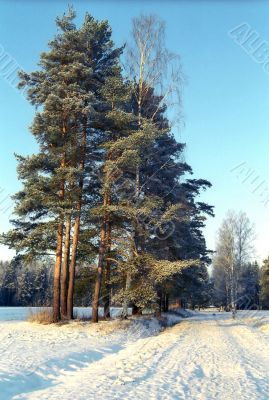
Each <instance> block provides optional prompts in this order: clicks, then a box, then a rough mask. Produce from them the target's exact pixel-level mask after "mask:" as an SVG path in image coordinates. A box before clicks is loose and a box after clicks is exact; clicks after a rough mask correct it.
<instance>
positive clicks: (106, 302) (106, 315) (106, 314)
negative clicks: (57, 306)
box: [104, 194, 111, 319]
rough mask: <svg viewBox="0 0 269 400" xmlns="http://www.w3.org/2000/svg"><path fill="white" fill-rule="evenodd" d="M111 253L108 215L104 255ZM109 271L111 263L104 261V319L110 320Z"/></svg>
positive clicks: (108, 197)
mask: <svg viewBox="0 0 269 400" xmlns="http://www.w3.org/2000/svg"><path fill="white" fill-rule="evenodd" d="M110 204H111V197H110V194H108V196H107V205H110ZM110 251H111V222H110V219H109V214H108V213H107V216H106V254H107V256H109V255H110ZM110 271H111V261H110V260H109V259H107V260H106V274H105V299H104V318H105V319H108V318H110Z"/></svg>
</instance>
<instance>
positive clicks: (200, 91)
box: [0, 0, 269, 260]
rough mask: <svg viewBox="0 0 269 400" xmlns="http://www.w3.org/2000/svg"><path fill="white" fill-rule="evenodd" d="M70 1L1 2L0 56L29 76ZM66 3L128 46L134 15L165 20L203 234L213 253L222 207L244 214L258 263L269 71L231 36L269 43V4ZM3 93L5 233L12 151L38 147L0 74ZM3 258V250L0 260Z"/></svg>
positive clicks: (268, 139) (24, 109)
mask: <svg viewBox="0 0 269 400" xmlns="http://www.w3.org/2000/svg"><path fill="white" fill-rule="evenodd" d="M68 3H69V2H66V1H57V0H56V1H36V2H34V1H23V2H22V1H4V0H2V1H1V2H0V55H1V51H2V52H3V51H5V52H6V53H9V54H10V55H11V56H12V57H13V58H14V60H16V62H17V63H18V64H19V65H20V66H21V67H22V68H23V69H25V70H26V71H32V70H34V69H36V68H37V67H36V65H37V62H38V58H39V54H40V52H42V51H44V50H46V45H47V42H48V40H49V39H51V38H52V36H53V35H54V33H55V32H56V29H55V24H54V20H55V17H56V16H57V15H62V13H63V12H64V11H66V9H67V5H68ZM73 5H74V7H75V9H76V11H77V14H78V22H79V20H81V19H82V18H83V15H84V13H85V11H88V12H90V13H91V14H93V16H94V17H96V18H98V19H108V20H109V22H110V24H111V27H112V30H113V38H114V41H115V43H116V44H117V45H121V44H122V43H124V42H125V41H126V40H128V36H129V33H130V27H131V20H132V17H134V16H137V15H139V14H140V13H145V14H147V13H149V14H150V13H155V14H157V15H159V16H160V17H161V18H163V19H164V20H165V21H166V28H167V47H168V48H169V49H170V50H171V51H173V52H175V53H178V54H179V55H180V56H181V61H182V65H183V71H184V73H185V75H186V77H187V83H186V84H185V87H184V92H183V114H184V121H185V126H184V128H182V129H181V130H180V131H176V132H175V133H176V136H177V138H178V140H180V141H183V142H186V145H187V146H186V152H185V158H186V161H187V162H188V163H189V164H190V165H191V166H192V167H193V170H194V176H195V177H196V178H200V177H201V178H205V179H208V180H209V181H211V182H212V184H213V187H212V188H211V189H210V190H208V192H207V193H205V194H204V195H203V196H202V200H203V201H207V202H208V203H210V204H212V205H214V206H215V213H216V217H215V218H214V219H209V220H208V222H207V227H206V229H205V236H206V239H207V243H208V246H209V247H210V248H212V249H214V245H215V237H216V231H217V229H218V227H219V225H220V223H221V220H222V219H223V217H224V216H225V213H226V211H227V210H228V209H235V210H243V211H245V212H246V213H247V214H248V216H249V218H250V219H251V221H252V222H254V223H255V226H256V233H257V239H256V248H257V254H256V256H257V258H258V259H259V260H261V259H263V258H265V257H266V256H267V255H268V253H269V239H268V237H269V235H268V228H269V176H268V170H269V157H268V155H269V136H268V131H269V129H268V128H269V118H268V110H269V90H268V89H269V88H268V86H269V74H268V73H266V72H265V70H264V68H263V66H262V64H261V63H257V62H255V59H254V57H253V56H252V57H251V56H250V55H249V54H248V53H247V52H246V50H245V51H244V49H243V48H242V47H240V46H239V45H238V44H237V43H236V42H235V41H234V40H233V38H231V37H230V36H229V35H228V32H229V31H231V30H232V29H234V28H235V27H237V26H239V25H240V24H242V23H247V24H248V26H249V27H250V30H251V31H252V30H253V31H256V37H257V38H258V40H259V41H260V42H262V41H265V42H266V41H268V42H269V24H268V18H269V2H266V1H255V2H254V1H253V2H251V1H243V0H242V1H202V0H201V1H162V2H161V1H123V0H119V1H112V0H111V1H94V0H91V1H74V2H73ZM249 32H250V31H249ZM268 59H269V56H268ZM0 60H1V57H0ZM0 68H1V64H0ZM267 72H269V68H268V71H267ZM0 93H1V107H0V121H1V125H0V137H1V157H0V167H1V169H0V170H1V174H0V232H2V231H5V230H7V229H8V227H9V222H8V220H9V214H10V211H11V208H10V207H11V201H10V200H9V199H8V198H6V197H7V196H9V195H10V194H12V193H14V192H16V191H17V190H18V188H19V185H20V184H19V182H18V181H17V177H16V162H15V158H14V153H19V154H31V153H33V152H34V151H35V149H36V145H35V143H34V141H33V138H32V137H31V135H30V133H29V132H28V127H29V125H30V123H31V120H32V118H33V113H34V110H33V108H32V107H31V106H30V105H29V104H28V103H27V101H26V100H25V99H24V97H23V96H21V95H20V94H19V92H18V91H17V90H16V89H14V87H12V86H11V85H9V83H8V82H7V79H5V78H4V77H3V76H2V74H1V70H0ZM267 191H268V193H267ZM267 194H268V195H267ZM267 198H268V201H267ZM10 255H11V253H10V252H9V251H8V250H7V249H6V248H4V247H0V259H5V258H8V257H10Z"/></svg>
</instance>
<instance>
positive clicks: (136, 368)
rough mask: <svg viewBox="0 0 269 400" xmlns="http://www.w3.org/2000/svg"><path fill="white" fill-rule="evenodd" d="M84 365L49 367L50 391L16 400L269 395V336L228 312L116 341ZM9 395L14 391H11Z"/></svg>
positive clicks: (208, 398)
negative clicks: (119, 343)
mask: <svg viewBox="0 0 269 400" xmlns="http://www.w3.org/2000/svg"><path fill="white" fill-rule="evenodd" d="M107 347H108V349H107V353H106V354H105V355H104V356H103V357H99V358H95V359H94V358H93V359H92V360H89V359H88V360H85V361H86V362H84V363H81V365H80V366H79V368H74V369H70V368H69V369H68V370H67V369H64V368H62V369H56V370H53V368H49V369H48V370H47V371H46V369H44V371H43V374H47V375H50V380H49V382H48V383H47V385H45V388H44V389H43V390H37V387H35V388H33V389H34V390H35V391H31V389H30V388H29V390H28V393H27V392H26V391H25V392H24V393H22V394H21V395H17V396H13V397H10V398H12V399H36V400H37V399H61V400H67V399H72V400H77V399H83V400H91V399H102V400H106V399H107V400H108V399H119V400H120V399H130V400H131V399H136V400H140V399H141V400H142V399H147V400H155V399H160V400H161V399H192V400H205V399H206V400H215V399H216V400H217V399H221V400H224V399H225V400H230V399H236V400H244V399H248V400H249V399H251V400H252V399H257V400H258V399H259V400H262V399H263V400H265V399H266V400H268V398H269V336H268V335H266V334H263V333H262V332H260V331H259V330H258V329H257V328H253V327H250V326H248V325H245V324H244V321H243V320H239V321H234V320H232V319H231V318H230V315H227V314H218V315H216V316H212V315H208V314H199V315H197V316H195V317H193V318H191V319H188V320H184V321H182V322H181V323H180V324H178V325H176V326H174V327H172V328H170V329H167V330H166V331H164V332H163V333H161V334H160V335H158V336H151V337H148V338H142V339H139V340H137V341H136V342H133V343H129V344H128V345H127V346H118V347H117V348H116V347H114V352H113V353H112V352H111V351H109V345H108V346H107ZM3 399H5V400H6V399H8V397H3Z"/></svg>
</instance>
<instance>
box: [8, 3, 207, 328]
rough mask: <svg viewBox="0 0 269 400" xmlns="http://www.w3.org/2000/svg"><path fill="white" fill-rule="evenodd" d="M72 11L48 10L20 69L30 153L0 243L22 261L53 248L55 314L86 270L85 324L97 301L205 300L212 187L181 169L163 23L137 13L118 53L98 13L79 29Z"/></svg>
mask: <svg viewBox="0 0 269 400" xmlns="http://www.w3.org/2000/svg"><path fill="white" fill-rule="evenodd" d="M74 19H75V13H74V11H73V10H72V9H70V10H69V12H68V13H67V14H65V15H64V16H63V17H62V18H57V20H56V24H57V28H58V33H57V35H56V36H55V37H54V38H53V40H51V41H50V42H49V49H48V51H46V52H44V53H42V54H41V56H40V62H39V67H40V68H39V70H37V71H34V72H32V73H26V72H21V73H20V79H21V80H20V85H19V86H20V88H23V89H24V90H27V93H28V99H29V101H30V103H31V104H32V105H33V106H34V107H35V109H36V112H35V116H34V120H33V123H32V125H31V133H32V134H33V136H34V138H35V140H36V142H37V144H38V148H39V150H38V152H37V153H36V154H33V155H30V156H20V155H16V157H17V161H18V176H19V179H20V180H21V182H22V189H21V190H20V191H19V192H18V193H17V194H16V195H15V196H14V200H15V204H16V206H15V214H16V218H14V220H13V221H12V223H13V225H14V228H13V229H12V230H10V231H9V232H7V233H6V234H4V235H2V239H1V241H2V243H4V244H6V245H8V246H9V247H10V248H13V249H15V250H16V252H17V254H20V255H21V256H22V257H24V259H25V260H27V262H28V263H29V262H30V261H31V260H34V259H38V258H39V259H42V258H43V257H47V256H52V255H53V254H54V255H55V265H54V270H53V288H52V289H53V290H52V292H53V301H52V305H53V321H54V322H57V321H59V320H60V319H70V318H72V317H73V304H74V288H76V289H77V288H78V289H79V288H80V286H81V285H80V286H77V283H76V277H77V276H80V275H81V274H83V273H84V274H85V271H87V268H88V270H89V274H90V275H91V274H92V273H93V276H94V279H95V283H94V285H89V288H88V290H89V292H90V293H91V295H90V298H92V320H93V322H98V307H99V305H103V306H104V315H105V317H109V315H110V304H111V300H113V302H114V303H115V302H116V303H118V304H121V305H122V306H123V314H124V315H126V313H127V308H128V306H130V305H131V306H132V307H133V311H134V312H141V310H142V309H143V308H145V307H150V308H151V309H158V308H159V309H160V310H162V309H167V308H168V303H169V299H171V298H173V299H174V298H178V297H183V298H186V299H189V300H190V301H191V302H192V304H193V305H195V304H202V303H205V302H206V301H208V285H209V283H208V274H207V267H206V265H207V263H208V262H209V252H208V250H207V248H206V244H205V240H204V237H203V234H202V228H203V227H204V223H205V220H206V217H207V215H213V211H212V207H211V206H209V205H207V204H205V203H202V202H199V201H198V200H197V197H198V196H199V194H200V192H201V191H203V190H204V189H207V188H208V187H210V186H211V185H210V183H209V182H208V181H206V180H204V179H190V178H188V175H189V174H191V173H192V170H191V167H190V166H189V165H188V164H186V163H185V161H184V157H183V151H184V144H182V143H178V142H177V141H176V140H175V137H174V135H173V133H172V124H171V121H170V120H169V119H168V115H169V112H171V106H172V105H170V104H169V100H168V99H169V98H170V99H171V96H174V95H175V93H176V92H177V90H178V83H179V82H180V79H181V77H180V74H178V73H175V69H173V67H172V64H173V62H174V60H175V58H174V56H173V55H171V54H170V53H169V52H167V50H166V49H165V47H164V41H163V39H164V30H163V24H162V23H161V22H160V21H159V20H158V19H156V18H155V17H151V16H150V17H147V16H141V17H139V18H136V19H135V20H134V24H133V47H132V48H131V47H130V48H129V50H128V52H126V51H125V48H124V47H121V48H117V47H115V45H114V43H113V41H112V38H111V35H112V32H111V28H110V26H109V24H108V22H107V21H97V20H96V19H94V18H93V17H92V16H91V15H89V14H86V15H85V18H84V21H83V23H82V25H81V26H80V27H77V26H76V24H75V23H74ZM125 53H126V56H125ZM127 53H128V54H127ZM123 59H129V64H128V65H129V70H128V71H129V72H128V73H127V72H126V70H127V69H126V68H125V69H123V66H122V60H123ZM169 69H170V72H172V74H170V78H171V79H170V81H169V78H168V75H169V74H168V72H169ZM164 87H165V88H166V89H165V90H163V88H164ZM171 103H172V102H171ZM93 266H94V270H93Z"/></svg>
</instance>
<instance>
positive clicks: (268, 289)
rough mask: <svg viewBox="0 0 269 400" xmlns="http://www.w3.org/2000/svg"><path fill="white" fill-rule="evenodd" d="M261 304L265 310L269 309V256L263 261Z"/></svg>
mask: <svg viewBox="0 0 269 400" xmlns="http://www.w3.org/2000/svg"><path fill="white" fill-rule="evenodd" d="M260 285H261V296H260V297H261V305H262V308H263V309H265V310H268V309H269V257H268V258H266V259H265V260H264V262H263V265H262V268H261V280H260Z"/></svg>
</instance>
